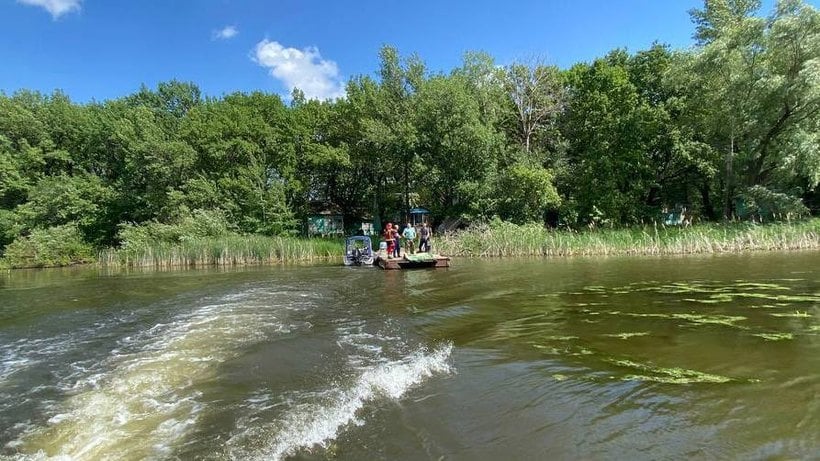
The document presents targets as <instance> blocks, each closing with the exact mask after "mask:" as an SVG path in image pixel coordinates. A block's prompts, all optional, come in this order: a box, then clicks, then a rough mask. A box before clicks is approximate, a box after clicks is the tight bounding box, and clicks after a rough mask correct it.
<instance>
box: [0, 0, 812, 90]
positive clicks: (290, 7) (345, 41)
mask: <svg viewBox="0 0 820 461" xmlns="http://www.w3.org/2000/svg"><path fill="white" fill-rule="evenodd" d="M818 2H820V0H811V1H810V2H809V3H811V4H813V5H815V6H817V4H818ZM763 3H764V10H763V11H764V12H765V14H768V13H769V11H770V10H771V5H772V3H773V0H768V1H764V2H763ZM701 6H702V1H701V0H574V1H570V0H541V1H538V0H518V1H485V0H453V1H445V0H440V1H427V0H418V1H415V2H408V1H399V0H381V1H373V0H358V1H355V2H354V1H349V2H343V1H339V0H336V1H332V0H326V1H320V0H302V1H296V0H279V1H273V0H267V1H266V0H0V65H2V70H0V91H2V92H4V93H6V94H11V93H13V92H14V91H16V90H19V89H21V88H26V89H34V90H39V91H43V92H51V91H52V90H54V89H62V90H63V91H64V92H66V93H67V94H68V95H69V96H70V97H71V98H72V99H73V100H75V101H80V102H87V101H91V100H98V101H101V100H105V99H110V98H117V97H120V96H124V95H127V94H130V93H133V92H134V91H136V90H138V89H139V87H140V85H141V84H143V83H144V84H146V85H148V86H149V87H154V86H156V84H157V83H158V82H161V81H165V80H171V79H178V80H184V81H192V82H194V83H196V84H198V85H199V86H200V88H201V89H202V91H203V92H204V93H205V94H207V95H210V96H221V95H223V94H227V93H231V92H234V91H253V90H261V91H265V92H271V93H278V94H283V95H287V94H289V93H290V89H291V88H292V87H293V86H299V87H301V88H302V89H303V90H305V93H306V94H308V95H309V96H313V97H319V98H324V97H333V96H336V95H338V94H340V92H341V91H342V90H341V89H342V87H343V85H344V82H345V81H346V80H347V79H349V78H350V77H352V76H355V75H360V74H370V75H372V74H374V73H375V71H376V70H377V68H378V50H379V48H380V47H381V46H382V45H384V44H391V45H395V46H397V47H398V49H399V51H400V52H401V53H402V55H409V54H410V53H417V54H418V55H419V56H420V57H421V58H422V59H423V60H424V61H425V62H426V63H427V65H428V67H429V68H430V69H431V70H433V71H449V70H451V69H452V68H454V67H457V66H458V65H459V64H460V63H461V58H462V56H463V54H464V52H465V51H469V50H482V51H486V52H488V53H490V54H491V55H492V56H494V57H495V59H496V61H497V63H498V64H502V65H503V64H508V63H510V62H512V61H514V60H517V59H519V60H520V59H527V58H530V57H533V56H538V57H540V58H542V59H544V60H546V61H547V62H548V63H552V64H556V65H558V66H561V67H568V66H570V65H572V64H573V63H575V62H579V61H589V60H591V59H594V58H596V57H599V56H602V55H603V54H605V53H606V52H607V51H609V50H611V49H613V48H616V47H626V48H627V49H629V50H630V51H636V50H641V49H645V48H646V47H648V46H649V45H650V44H651V43H652V42H653V41H655V40H658V41H660V42H662V43H668V44H670V45H672V46H673V47H675V48H686V47H689V46H691V44H692V39H691V36H692V32H693V30H694V27H693V26H692V23H691V21H690V19H689V15H688V13H687V11H688V10H689V9H691V8H696V7H701Z"/></svg>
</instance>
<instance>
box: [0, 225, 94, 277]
mask: <svg viewBox="0 0 820 461" xmlns="http://www.w3.org/2000/svg"><path fill="white" fill-rule="evenodd" d="M94 260H95V258H94V249H93V248H92V246H91V245H89V244H88V243H86V242H85V241H84V240H83V236H82V234H81V233H80V230H79V229H78V227H77V226H76V225H75V224H65V225H61V226H55V227H49V228H47V229H35V230H34V231H32V232H31V234H30V235H27V236H22V237H19V238H17V239H16V240H15V241H13V242H12V243H10V244H9V245H8V246H7V247H6V249H5V253H4V255H3V264H4V265H6V266H8V267H12V268H23V267H54V266H68V265H72V264H82V263H88V262H93V261H94Z"/></svg>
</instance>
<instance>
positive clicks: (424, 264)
mask: <svg viewBox="0 0 820 461" xmlns="http://www.w3.org/2000/svg"><path fill="white" fill-rule="evenodd" d="M376 265H378V266H379V267H381V268H382V269H384V270H399V269H425V268H430V269H438V268H440V267H450V257H448V256H441V255H434V254H430V253H417V254H412V255H404V256H402V257H401V258H386V257H384V256H382V255H379V256H378V257H377V258H376Z"/></svg>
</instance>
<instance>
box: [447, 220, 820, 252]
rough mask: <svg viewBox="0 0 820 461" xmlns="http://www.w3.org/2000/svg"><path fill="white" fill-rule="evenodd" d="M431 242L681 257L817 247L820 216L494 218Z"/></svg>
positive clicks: (479, 248)
mask: <svg viewBox="0 0 820 461" xmlns="http://www.w3.org/2000/svg"><path fill="white" fill-rule="evenodd" d="M434 246H435V250H436V252H439V253H442V254H446V255H449V256H462V257H499V256H592V255H679V254H709V253H734V252H743V251H779V250H803V249H818V248H820V218H813V219H809V220H806V221H798V222H788V223H785V222H784V223H771V224H754V223H746V222H743V223H726V224H723V223H710V224H701V225H698V226H692V227H664V226H643V227H632V228H625V229H598V230H592V231H583V232H575V231H564V230H560V231H557V230H552V229H545V228H544V227H542V226H539V225H522V226H519V225H515V224H511V223H505V222H496V223H492V224H485V225H481V226H475V227H471V228H469V229H465V230H462V231H458V232H455V233H452V234H446V235H443V236H438V237H436V238H435V243H434Z"/></svg>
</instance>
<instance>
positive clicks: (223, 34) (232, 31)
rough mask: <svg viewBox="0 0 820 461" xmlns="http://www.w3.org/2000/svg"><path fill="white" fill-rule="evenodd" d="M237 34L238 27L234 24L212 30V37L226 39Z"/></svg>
mask: <svg viewBox="0 0 820 461" xmlns="http://www.w3.org/2000/svg"><path fill="white" fill-rule="evenodd" d="M237 35H239V29H237V28H236V27H234V26H225V27H223V28H222V29H219V30H217V31H214V39H218V40H228V39H230V38H234V37H236V36H237Z"/></svg>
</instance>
